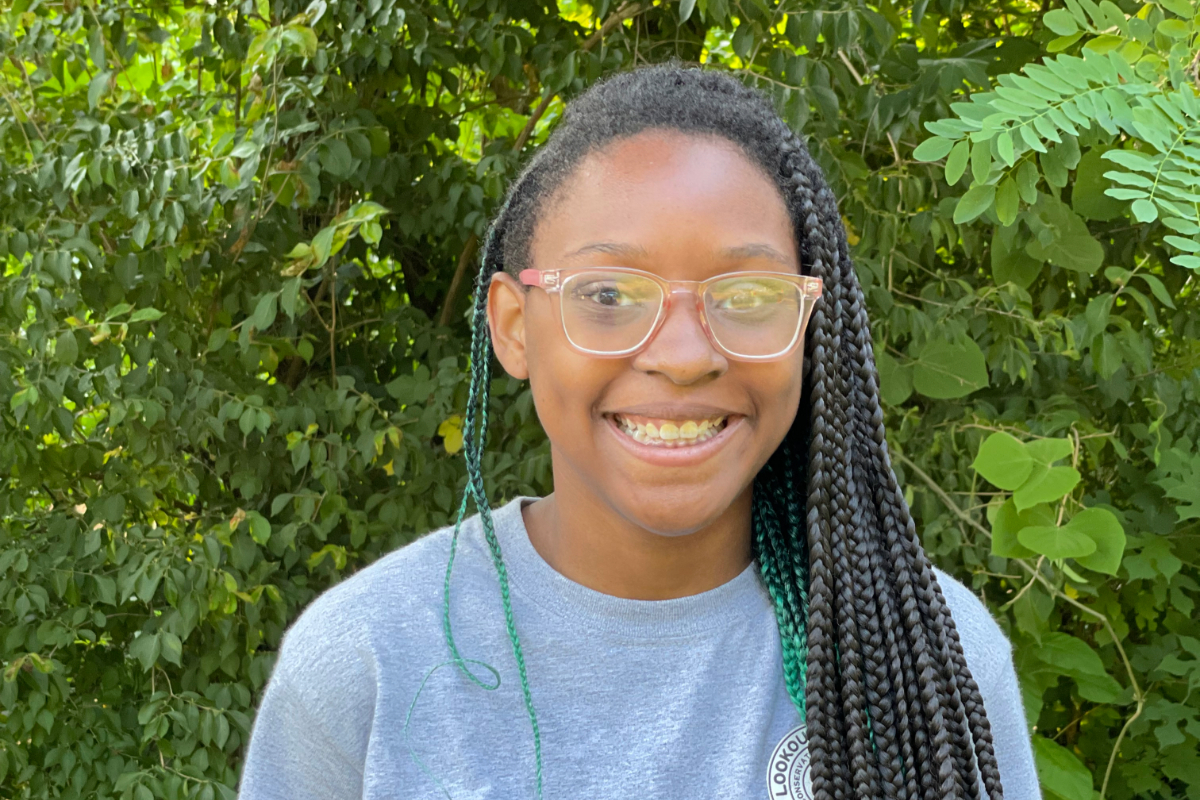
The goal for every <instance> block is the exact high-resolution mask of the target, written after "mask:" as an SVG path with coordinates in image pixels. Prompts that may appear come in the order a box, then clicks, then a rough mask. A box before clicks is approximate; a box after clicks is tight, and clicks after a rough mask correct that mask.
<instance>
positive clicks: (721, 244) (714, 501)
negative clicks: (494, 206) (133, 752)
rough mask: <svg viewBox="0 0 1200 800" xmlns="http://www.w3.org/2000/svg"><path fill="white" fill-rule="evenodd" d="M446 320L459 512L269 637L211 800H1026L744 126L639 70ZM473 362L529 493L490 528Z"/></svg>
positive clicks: (854, 356) (1016, 739)
mask: <svg viewBox="0 0 1200 800" xmlns="http://www.w3.org/2000/svg"><path fill="white" fill-rule="evenodd" d="M474 321H475V343H474V346H473V353H472V355H473V359H472V360H473V370H474V372H473V376H472V384H471V387H472V391H471V400H470V407H469V409H468V419H467V432H468V436H467V444H466V446H465V448H464V449H465V453H466V459H467V466H468V471H469V475H470V479H469V483H468V487H467V496H468V497H469V498H471V499H472V500H473V501H474V502H475V503H476V505H477V506H478V508H479V510H480V512H481V513H480V514H478V515H476V516H473V517H471V518H470V519H467V520H465V521H463V519H462V516H463V514H465V510H466V508H467V505H466V498H464V502H463V512H462V513H460V520H459V525H457V526H455V527H454V528H453V529H445V530H441V531H437V532H435V533H432V534H430V535H428V536H425V537H423V538H421V539H420V540H418V541H416V542H414V543H412V544H411V545H409V546H407V547H404V548H402V549H400V550H398V551H396V552H394V553H392V554H390V555H389V556H387V557H385V558H383V559H381V560H380V561H378V562H377V563H375V564H374V565H372V566H370V567H368V568H366V569H364V570H362V571H361V572H359V573H357V574H356V575H354V576H353V577H351V578H349V579H347V580H346V581H344V582H343V583H341V584H339V585H338V586H336V587H334V588H333V589H331V590H329V591H328V592H326V593H325V594H323V595H322V596H321V597H320V598H318V599H317V600H316V601H315V602H314V603H313V604H312V605H311V606H310V607H309V608H308V609H307V610H306V611H305V612H304V613H303V614H302V615H301V617H300V618H299V619H298V620H297V621H296V622H295V623H294V624H293V625H292V627H291V628H290V630H289V632H288V634H287V635H286V637H285V639H284V643H283V646H282V649H281V651H280V655H279V660H278V662H277V664H276V666H275V670H274V673H273V675H272V677H271V680H270V683H269V685H268V688H267V691H266V695H265V697H264V699H263V702H262V707H261V710H260V712H259V715H258V718H257V720H256V723H255V728H254V733H253V736H252V739H251V742H250V747H249V751H248V755H247V759H246V762H245V768H244V773H243V779H242V789H241V797H242V798H244V800H260V798H286V799H287V800H306V799H307V798H312V800H317V799H318V798H319V799H320V800H349V798H372V799H373V798H437V797H451V798H455V800H459V799H461V800H466V799H467V798H504V800H511V799H512V798H523V797H542V796H545V797H548V798H589V800H604V799H607V798H612V799H613V800H616V799H617V798H621V799H622V800H624V799H625V798H686V799H687V800H693V799H695V798H737V799H739V800H740V799H741V798H746V799H747V800H750V799H753V800H759V799H760V798H761V799H765V798H778V799H780V800H794V799H796V798H817V799H818V800H830V799H832V798H837V799H838V800H842V799H843V798H844V799H846V800H849V799H850V798H910V799H911V800H931V799H932V798H976V799H978V800H982V798H988V800H1000V798H1001V797H1002V796H1007V797H1008V798H1009V800H1026V799H1027V798H1037V797H1038V796H1039V793H1038V785H1037V778H1036V774H1035V770H1034V766H1033V759H1032V754H1031V750H1030V743H1029V738H1028V735H1027V733H1026V724H1025V719H1024V714H1023V712H1022V708H1021V700H1020V694H1019V690H1018V687H1017V681H1016V677H1015V675H1014V672H1013V667H1012V660H1011V648H1010V645H1009V643H1008V641H1007V640H1006V639H1005V637H1004V635H1003V633H1002V632H1001V631H1000V629H999V628H998V627H997V625H996V623H995V622H994V621H993V620H992V618H991V616H990V615H989V614H988V612H987V610H986V609H985V608H984V606H983V605H982V604H980V602H979V601H978V600H977V599H976V598H975V597H974V596H973V595H972V594H971V593H970V592H969V591H968V590H967V589H965V588H964V587H963V586H961V585H960V584H958V583H957V582H955V581H954V580H953V579H951V578H950V577H948V576H946V575H945V574H942V573H940V572H938V571H937V570H935V569H933V568H932V567H931V566H930V562H929V560H928V558H927V557H926V555H925V553H924V551H923V550H922V549H921V545H920V542H919V540H918V538H917V534H916V531H915V529H914V527H913V522H912V518H911V516H910V514H909V510H908V508H907V506H906V505H905V502H904V499H903V496H902V493H901V491H900V490H899V488H898V486H897V482H896V478H895V476H894V474H893V472H892V468H891V465H890V461H889V458H888V450H887V444H886V441H885V438H884V428H883V422H882V420H883V415H882V412H881V410H880V405H879V391H878V386H877V377H876V371H875V366H874V361H873V356H872V345H871V336H870V333H869V330H868V324H867V317H866V309H865V305H864V301H863V295H862V292H861V290H860V288H859V285H858V282H857V280H856V278H855V273H854V268H853V265H852V264H851V262H850V258H849V254H848V250H847V245H846V237H845V232H844V230H843V227H842V224H841V220H840V217H839V214H838V210H837V208H836V204H835V201H834V198H833V195H832V193H831V192H830V190H829V188H828V187H827V185H826V183H825V181H824V178H823V176H822V174H821V172H820V170H819V168H818V167H817V166H816V164H815V163H814V162H813V160H812V158H811V157H810V156H809V153H808V151H807V149H806V147H805V145H804V144H803V142H802V141H801V140H800V139H799V138H798V137H797V136H796V135H795V134H794V133H793V132H792V131H791V130H789V129H788V127H787V126H786V125H785V124H784V123H783V122H782V121H781V120H780V119H779V117H778V116H777V115H776V114H775V113H774V111H773V110H772V108H771V106H770V104H769V103H768V102H767V101H766V100H765V99H764V98H763V97H762V96H761V95H760V94H758V93H757V92H754V91H752V90H750V89H748V88H746V87H745V86H743V85H742V84H741V83H740V82H738V81H737V80H735V79H733V78H731V77H729V76H727V75H724V74H721V73H718V72H714V71H701V70H696V69H685V68H681V67H678V66H674V65H670V66H658V67H651V68H644V69H639V70H635V71H632V72H627V73H623V74H619V75H616V76H614V77H611V78H610V79H608V80H606V81H604V82H602V83H600V84H598V85H596V86H594V87H592V88H591V89H590V90H589V91H588V92H586V93H585V94H584V95H582V96H581V97H579V98H578V99H576V100H575V101H574V102H572V103H571V104H570V105H569V106H568V108H567V111H566V114H565V116H564V118H563V120H562V122H561V123H560V124H559V125H558V127H557V128H556V129H555V131H554V133H553V135H552V136H551V137H550V140H549V141H548V142H547V143H546V144H545V145H544V146H543V147H542V148H541V149H540V150H539V151H538V153H537V154H536V155H535V156H534V158H533V159H532V160H531V162H530V163H529V165H528V166H527V168H526V169H525V170H524V172H523V173H522V175H521V176H520V177H519V178H518V180H517V181H516V182H515V183H514V184H513V186H512V187H511V189H510V192H509V195H508V198H507V201H506V202H505V205H504V207H503V208H502V209H501V211H500V213H499V215H498V217H497V219H496V220H495V222H494V225H493V227H492V230H491V231H490V233H489V236H488V238H487V242H486V247H485V249H484V254H483V264H482V268H481V270H480V275H479V282H478V285H477V292H476V306H475V311H474ZM806 330H807V335H805V332H806ZM493 351H494V353H495V356H496V357H497V359H498V360H499V361H500V363H501V364H502V365H503V367H504V369H505V370H506V371H507V372H508V374H509V375H512V376H514V377H516V378H519V379H526V378H527V379H528V380H529V381H530V385H531V387H532V391H533V396H534V402H535V405H536V407H537V412H538V417H539V419H540V420H541V422H542V425H543V426H544V427H545V430H546V433H547V435H548V437H549V439H550V446H551V453H552V460H553V471H554V487H555V490H554V493H553V494H552V495H550V496H549V497H546V498H542V499H534V498H520V497H518V498H514V499H512V500H511V501H509V502H508V503H507V504H506V505H504V506H502V507H501V508H499V509H497V510H495V511H491V510H489V506H488V498H487V494H486V491H485V487H484V486H483V481H482V478H481V477H480V469H479V466H480V458H481V450H482V441H483V436H484V431H485V430H486V424H487V416H486V409H487V405H488V396H487V390H488V385H489V381H490V361H491V356H492V354H493ZM477 408H479V409H481V419H480V420H479V423H480V427H481V430H480V432H479V433H478V434H474V431H475V427H476V409H477ZM451 567H453V572H451ZM485 662H486V663H485ZM486 690H490V691H486ZM1002 786H1003V789H1002V788H1001V787H1002Z"/></svg>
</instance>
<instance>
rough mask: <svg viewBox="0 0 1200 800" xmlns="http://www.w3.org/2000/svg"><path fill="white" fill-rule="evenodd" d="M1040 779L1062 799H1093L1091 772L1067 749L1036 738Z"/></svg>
mask: <svg viewBox="0 0 1200 800" xmlns="http://www.w3.org/2000/svg"><path fill="white" fill-rule="evenodd" d="M1033 753H1034V756H1035V757H1036V760H1037V772H1038V780H1039V781H1040V782H1041V784H1042V786H1043V787H1044V788H1046V789H1048V790H1050V791H1051V792H1054V794H1056V795H1058V796H1059V797H1060V798H1062V800H1092V773H1091V772H1089V771H1088V768H1087V767H1085V766H1084V765H1083V763H1082V762H1080V760H1079V759H1078V757H1076V756H1075V754H1074V753H1072V752H1071V751H1070V750H1068V749H1067V748H1065V747H1063V746H1062V745H1060V744H1058V743H1057V742H1054V741H1052V740H1050V739H1047V738H1046V737H1045V736H1034V737H1033Z"/></svg>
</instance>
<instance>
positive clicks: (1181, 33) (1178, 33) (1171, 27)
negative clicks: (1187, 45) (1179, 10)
mask: <svg viewBox="0 0 1200 800" xmlns="http://www.w3.org/2000/svg"><path fill="white" fill-rule="evenodd" d="M1155 30H1157V31H1158V32H1159V33H1161V34H1162V35H1163V36H1166V37H1167V38H1169V39H1185V38H1187V37H1188V36H1189V35H1190V34H1191V32H1192V29H1191V26H1190V25H1188V24H1187V23H1186V22H1184V21H1183V20H1181V19H1164V20H1163V21H1162V22H1160V23H1158V27H1157V28H1156V29H1155Z"/></svg>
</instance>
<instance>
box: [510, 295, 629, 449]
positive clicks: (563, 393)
mask: <svg viewBox="0 0 1200 800" xmlns="http://www.w3.org/2000/svg"><path fill="white" fill-rule="evenodd" d="M556 325H557V321H556V320H555V319H553V318H552V317H550V315H549V314H547V315H546V318H545V319H537V320H536V327H532V328H530V329H528V333H527V335H526V341H525V351H526V359H527V362H528V368H529V386H530V389H531V391H532V392H533V402H534V406H535V407H536V409H537V413H538V419H539V420H540V421H541V423H542V427H543V428H545V430H546V434H547V435H548V436H549V437H550V439H551V441H552V442H553V443H554V444H555V445H556V446H558V445H561V444H566V443H567V442H568V441H570V440H574V439H577V438H579V437H577V436H573V435H572V432H577V431H580V430H581V429H582V428H581V426H583V425H586V424H587V423H588V420H589V418H590V417H591V410H592V408H594V407H595V406H596V404H597V403H598V401H599V400H600V397H601V396H602V394H603V390H604V387H606V386H607V385H608V384H609V383H611V381H612V379H613V375H612V371H613V370H614V369H619V364H620V362H619V361H617V360H616V359H613V360H609V359H597V358H591V357H589V356H585V355H583V354H582V353H578V352H576V351H575V350H573V349H572V348H571V347H570V345H568V344H567V340H566V336H565V335H564V334H563V333H562V329H561V328H558V327H555V326H556Z"/></svg>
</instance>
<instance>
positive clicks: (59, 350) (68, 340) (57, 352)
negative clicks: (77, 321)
mask: <svg viewBox="0 0 1200 800" xmlns="http://www.w3.org/2000/svg"><path fill="white" fill-rule="evenodd" d="M77 358H79V342H78V341H77V340H76V339H75V332H74V331H63V332H62V333H61V334H59V336H58V338H57V339H55V340H54V360H55V361H56V362H58V363H59V364H74V363H75V359H77Z"/></svg>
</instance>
